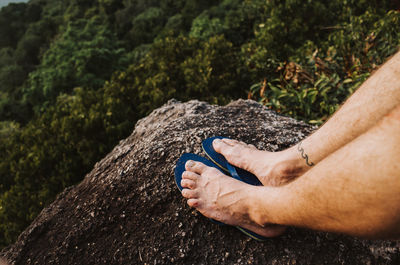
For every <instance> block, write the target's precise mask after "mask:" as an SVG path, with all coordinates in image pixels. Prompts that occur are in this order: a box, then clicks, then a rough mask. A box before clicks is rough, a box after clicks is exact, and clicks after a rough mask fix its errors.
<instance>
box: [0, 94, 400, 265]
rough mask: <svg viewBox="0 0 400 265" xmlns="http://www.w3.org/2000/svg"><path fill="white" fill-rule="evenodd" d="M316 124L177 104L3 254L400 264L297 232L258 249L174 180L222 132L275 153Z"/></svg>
mask: <svg viewBox="0 0 400 265" xmlns="http://www.w3.org/2000/svg"><path fill="white" fill-rule="evenodd" d="M311 131H312V128H311V127H310V126H308V125H306V124H304V123H302V122H298V121H295V120H293V119H290V118H287V117H282V116H279V115H277V114H275V113H274V112H272V111H270V110H268V109H266V108H264V107H262V106H261V105H259V104H257V103H255V102H254V101H245V100H239V101H235V102H233V103H231V104H229V105H228V106H225V107H219V106H212V105H208V104H206V103H204V102H199V101H190V102H187V103H180V102H177V101H174V100H172V101H170V102H168V103H167V104H166V105H164V106H163V107H161V108H159V109H157V110H155V111H153V113H151V114H150V115H149V116H148V117H146V118H144V119H142V120H140V121H139V122H138V123H137V125H136V127H135V130H134V132H133V133H132V135H131V136H129V137H128V138H127V139H125V140H123V141H121V142H120V143H119V145H118V146H116V147H115V148H114V150H113V151H112V152H111V153H110V154H108V155H107V156H106V157H105V158H104V159H103V160H102V161H100V162H99V163H97V164H96V165H95V167H94V169H93V170H92V172H90V173H89V174H88V175H87V176H86V177H85V179H84V180H83V181H82V182H81V183H80V184H79V185H76V186H74V187H70V188H68V189H66V190H65V191H64V192H63V193H62V194H60V195H59V196H58V197H57V199H56V200H55V201H54V203H52V204H51V205H50V206H49V207H47V208H45V209H44V210H43V211H42V213H41V214H40V215H39V216H38V217H37V218H36V220H35V221H34V222H33V223H32V224H31V225H30V226H29V227H28V228H27V229H26V230H25V231H24V232H23V233H22V234H21V235H20V237H19V239H18V240H17V242H16V243H15V244H14V245H12V246H11V247H9V248H7V249H5V250H3V252H2V256H4V257H5V258H6V259H7V260H8V262H10V263H11V264H344V263H345V264H378V263H379V264H399V263H400V247H399V246H400V243H399V242H394V241H393V242H390V241H375V242H372V241H363V240H358V239H355V238H352V237H347V236H342V235H335V234H329V233H320V232H312V231H307V230H303V229H294V228H292V229H289V230H288V232H287V233H286V234H285V235H283V236H281V237H279V238H274V239H270V240H268V241H266V242H263V243H260V242H257V241H254V240H251V239H249V238H248V237H246V236H245V235H243V234H242V233H240V232H239V231H238V230H237V229H235V228H232V227H228V226H218V225H215V224H213V223H211V222H210V221H209V220H208V219H207V218H205V217H203V216H202V215H200V214H198V213H196V212H195V211H193V210H191V209H190V208H189V207H188V206H187V205H186V203H185V201H184V199H183V198H182V197H181V196H180V193H179V192H178V189H177V188H176V186H175V183H174V176H173V169H174V164H175V162H176V160H177V159H178V158H179V156H180V155H181V154H182V153H184V152H193V153H197V154H201V141H202V140H203V139H205V138H207V137H211V136H214V135H223V136H228V137H231V138H235V139H240V140H243V141H245V142H248V143H252V144H255V145H256V146H257V147H258V148H261V149H265V150H269V151H277V150H281V149H284V148H287V147H289V146H291V145H293V144H295V143H296V142H298V141H299V140H301V139H302V138H304V137H306V136H307V135H308V134H309V133H310V132H311Z"/></svg>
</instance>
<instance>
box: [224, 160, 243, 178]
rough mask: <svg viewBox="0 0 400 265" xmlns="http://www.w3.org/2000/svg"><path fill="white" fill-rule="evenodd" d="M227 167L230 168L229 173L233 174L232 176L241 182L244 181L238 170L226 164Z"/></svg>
mask: <svg viewBox="0 0 400 265" xmlns="http://www.w3.org/2000/svg"><path fill="white" fill-rule="evenodd" d="M226 167H227V168H228V171H229V173H231V176H232V177H233V178H235V179H237V180H239V181H243V179H242V178H241V177H240V176H239V174H238V173H237V171H236V168H235V167H234V166H232V165H231V164H229V163H226Z"/></svg>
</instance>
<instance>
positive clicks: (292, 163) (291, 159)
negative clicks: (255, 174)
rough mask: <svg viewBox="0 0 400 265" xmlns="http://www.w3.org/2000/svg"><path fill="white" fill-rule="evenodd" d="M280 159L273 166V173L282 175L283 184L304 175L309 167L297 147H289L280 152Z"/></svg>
mask: <svg viewBox="0 0 400 265" xmlns="http://www.w3.org/2000/svg"><path fill="white" fill-rule="evenodd" d="M278 157H279V159H278V161H277V162H276V163H275V165H274V167H273V168H272V172H271V173H272V174H273V175H275V176H280V179H281V185H282V184H286V183H288V182H291V181H292V180H294V179H296V178H297V177H300V176H301V175H303V174H304V173H305V172H306V171H307V170H308V169H309V167H307V165H305V164H304V162H303V160H302V159H301V156H300V155H299V154H298V152H297V151H296V148H293V147H291V148H289V149H286V150H284V151H281V152H279V155H278Z"/></svg>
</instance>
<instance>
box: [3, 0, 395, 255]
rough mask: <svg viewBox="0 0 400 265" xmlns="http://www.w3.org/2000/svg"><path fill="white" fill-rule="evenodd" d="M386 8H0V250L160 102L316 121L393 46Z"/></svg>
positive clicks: (358, 4)
mask: <svg viewBox="0 0 400 265" xmlns="http://www.w3.org/2000/svg"><path fill="white" fill-rule="evenodd" d="M399 7H400V5H399V1H394V0H379V1H378V0H368V1H367V0H332V1H324V0H314V1H311V0H286V1H278V0H223V1H222V0H212V1H211V0H70V1H63V0H30V1H29V2H28V3H14V4H9V5H7V6H5V7H3V8H1V9H0V157H1V159H0V178H1V179H0V247H4V246H6V245H8V244H10V243H12V242H13V241H14V240H15V239H16V237H17V236H18V235H19V233H20V232H21V231H22V230H23V229H24V228H26V227H27V226H28V225H29V224H30V222H31V221H32V220H33V219H34V218H35V217H36V216H37V214H38V213H39V212H40V211H41V209H42V208H43V207H45V206H46V205H48V204H49V203H50V202H51V201H52V200H54V198H55V196H56V195H57V194H58V193H59V192H61V191H62V190H63V189H64V188H65V187H67V186H70V185H73V184H76V183H78V182H79V181H81V180H82V179H83V177H84V175H85V174H86V173H88V171H89V170H91V169H92V167H93V165H94V163H95V162H97V161H99V160H100V159H101V158H102V157H103V156H104V155H105V154H107V153H108V152H109V151H110V150H111V149H112V148H113V147H114V146H115V145H116V144H117V143H118V141H119V140H121V139H123V138H125V137H127V136H128V135H129V134H130V133H131V132H132V130H133V127H134V124H135V122H136V121H137V120H138V119H140V118H142V117H144V116H145V115H147V114H148V113H149V112H151V111H152V110H153V109H154V108H157V107H159V106H161V105H162V104H164V103H165V102H166V101H167V100H168V99H171V98H176V99H178V100H181V101H186V100H189V99H199V100H205V101H208V102H210V103H215V104H226V103H228V102H229V101H230V100H231V99H236V98H251V99H254V100H257V101H259V102H261V103H262V104H264V105H266V106H267V107H269V108H271V109H273V110H275V111H278V112H280V113H282V114H285V115H289V116H292V117H294V118H297V119H301V120H304V121H306V122H308V123H312V124H317V125H320V124H321V123H323V122H324V121H325V120H326V119H327V118H328V117H329V115H331V114H332V113H333V112H334V111H335V110H336V109H337V108H338V106H339V104H340V103H342V102H343V101H344V100H345V99H346V98H347V97H348V96H349V95H350V94H351V93H352V92H353V91H354V90H355V89H356V88H357V87H358V86H359V85H360V84H361V83H362V82H363V81H364V80H365V79H366V78H367V77H368V76H369V75H370V74H371V72H372V71H374V69H376V68H377V67H378V66H379V65H380V64H381V63H383V62H384V61H385V60H386V59H387V58H388V57H389V56H390V55H392V54H393V53H395V52H396V50H397V48H398V47H399V44H400V31H399V29H400V13H399Z"/></svg>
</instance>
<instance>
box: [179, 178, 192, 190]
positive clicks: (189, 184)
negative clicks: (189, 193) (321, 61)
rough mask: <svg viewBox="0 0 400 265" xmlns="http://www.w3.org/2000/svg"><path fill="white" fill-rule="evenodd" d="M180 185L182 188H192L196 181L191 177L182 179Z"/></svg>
mask: <svg viewBox="0 0 400 265" xmlns="http://www.w3.org/2000/svg"><path fill="white" fill-rule="evenodd" d="M181 186H182V187H183V188H188V189H194V188H196V182H194V181H193V180H191V179H182V180H181Z"/></svg>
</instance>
